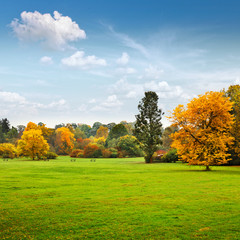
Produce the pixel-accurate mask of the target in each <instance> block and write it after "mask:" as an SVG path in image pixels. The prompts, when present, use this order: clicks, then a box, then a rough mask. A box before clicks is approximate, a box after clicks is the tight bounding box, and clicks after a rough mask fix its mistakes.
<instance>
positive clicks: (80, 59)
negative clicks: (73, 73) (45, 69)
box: [62, 51, 107, 69]
mask: <svg viewBox="0 0 240 240" xmlns="http://www.w3.org/2000/svg"><path fill="white" fill-rule="evenodd" d="M84 55H85V53H84V52H83V51H77V52H75V53H74V54H73V55H72V56H70V57H68V58H63V59H62V64H63V65H65V66H68V67H74V68H81V69H89V68H92V67H96V66H106V65H107V63H106V61H105V59H102V58H97V57H96V56H94V55H92V56H86V57H85V56H84Z"/></svg>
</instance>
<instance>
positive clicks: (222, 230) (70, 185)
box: [0, 157, 240, 239]
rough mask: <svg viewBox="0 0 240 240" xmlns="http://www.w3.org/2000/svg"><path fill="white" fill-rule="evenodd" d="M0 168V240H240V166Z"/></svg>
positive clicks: (104, 162) (114, 162)
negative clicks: (211, 167) (209, 168)
mask: <svg viewBox="0 0 240 240" xmlns="http://www.w3.org/2000/svg"><path fill="white" fill-rule="evenodd" d="M143 162H144V160H143V158H122V159H96V162H91V161H90V159H77V160H76V162H72V161H70V158H69V157H59V158H58V159H56V160H50V161H49V162H48V161H30V160H26V159H14V160H9V161H8V162H5V161H2V160H1V162H0V188H1V191H0V239H240V232H239V226H240V187H239V183H240V167H222V166H220V167H213V169H212V171H209V172H207V171H203V169H204V168H201V167H199V166H187V165H185V164H182V163H180V162H178V163H160V164H143Z"/></svg>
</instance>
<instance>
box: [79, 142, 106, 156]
mask: <svg viewBox="0 0 240 240" xmlns="http://www.w3.org/2000/svg"><path fill="white" fill-rule="evenodd" d="M102 148H103V147H102V146H99V145H98V144H94V143H90V144H88V145H87V146H85V147H84V152H83V156H84V157H85V158H98V157H102V151H101V149H102Z"/></svg>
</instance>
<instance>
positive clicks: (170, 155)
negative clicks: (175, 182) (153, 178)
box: [161, 148, 178, 163]
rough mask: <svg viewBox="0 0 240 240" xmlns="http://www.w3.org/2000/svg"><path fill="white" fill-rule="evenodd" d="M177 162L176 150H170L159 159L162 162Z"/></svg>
mask: <svg viewBox="0 0 240 240" xmlns="http://www.w3.org/2000/svg"><path fill="white" fill-rule="evenodd" d="M177 160H178V155H177V149H174V148H172V149H170V150H169V151H168V152H167V153H166V154H164V155H163V156H162V158H161V161H162V162H169V163H170V162H174V163H175V162H176V161H177Z"/></svg>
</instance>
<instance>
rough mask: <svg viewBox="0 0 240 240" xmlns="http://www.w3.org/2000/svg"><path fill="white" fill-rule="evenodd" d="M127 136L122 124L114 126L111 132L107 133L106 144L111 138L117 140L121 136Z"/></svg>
mask: <svg viewBox="0 0 240 240" xmlns="http://www.w3.org/2000/svg"><path fill="white" fill-rule="evenodd" d="M125 135H128V131H127V129H126V127H125V126H124V125H123V124H121V123H120V124H117V125H115V126H114V127H113V128H112V130H111V131H110V132H109V134H108V137H107V140H106V143H107V144H108V142H109V141H111V140H112V139H113V138H115V139H118V138H120V137H122V136H125Z"/></svg>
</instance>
